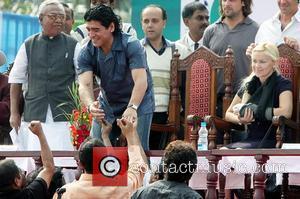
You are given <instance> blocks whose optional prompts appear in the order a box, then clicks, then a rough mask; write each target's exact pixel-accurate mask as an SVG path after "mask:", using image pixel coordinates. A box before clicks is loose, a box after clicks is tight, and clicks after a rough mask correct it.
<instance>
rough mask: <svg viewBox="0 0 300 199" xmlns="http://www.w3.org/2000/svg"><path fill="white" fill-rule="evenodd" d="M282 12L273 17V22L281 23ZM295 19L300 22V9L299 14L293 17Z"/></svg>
mask: <svg viewBox="0 0 300 199" xmlns="http://www.w3.org/2000/svg"><path fill="white" fill-rule="evenodd" d="M279 17H280V11H278V12H277V13H276V14H275V15H274V16H273V17H272V21H273V22H280V19H279ZM294 18H295V20H297V21H298V22H300V9H299V8H298V10H297V12H296V13H295V15H294V16H292V20H293V19H294Z"/></svg>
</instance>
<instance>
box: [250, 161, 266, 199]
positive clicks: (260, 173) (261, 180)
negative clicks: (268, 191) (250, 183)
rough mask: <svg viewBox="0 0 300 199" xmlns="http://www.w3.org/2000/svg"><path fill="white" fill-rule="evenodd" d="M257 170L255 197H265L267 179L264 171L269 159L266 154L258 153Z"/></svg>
mask: <svg viewBox="0 0 300 199" xmlns="http://www.w3.org/2000/svg"><path fill="white" fill-rule="evenodd" d="M255 159H256V164H257V167H258V168H257V169H258V170H257V172H256V173H255V174H254V195H253V198H254V199H264V198H265V181H266V174H265V173H264V169H265V168H263V165H264V164H265V163H266V162H267V160H268V159H269V156H266V155H256V156H255Z"/></svg>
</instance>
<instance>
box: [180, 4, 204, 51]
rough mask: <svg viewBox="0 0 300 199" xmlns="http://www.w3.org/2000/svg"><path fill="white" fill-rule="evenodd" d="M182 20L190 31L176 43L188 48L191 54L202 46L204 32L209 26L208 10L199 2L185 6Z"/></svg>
mask: <svg viewBox="0 0 300 199" xmlns="http://www.w3.org/2000/svg"><path fill="white" fill-rule="evenodd" d="M182 18H183V22H184V24H185V25H186V26H187V27H188V29H189V31H188V32H187V33H186V34H185V35H184V37H183V38H181V39H180V40H178V41H177V42H176V43H180V44H182V45H184V46H186V47H187V49H188V52H189V54H190V53H192V52H194V51H195V50H196V49H198V48H199V46H201V45H202V36H203V33H204V30H205V29H206V27H207V26H208V25H209V22H208V19H209V16H208V10H207V8H206V7H205V6H204V5H203V4H202V3H200V2H198V1H195V2H191V3H188V4H186V5H185V6H184V8H183V11H182Z"/></svg>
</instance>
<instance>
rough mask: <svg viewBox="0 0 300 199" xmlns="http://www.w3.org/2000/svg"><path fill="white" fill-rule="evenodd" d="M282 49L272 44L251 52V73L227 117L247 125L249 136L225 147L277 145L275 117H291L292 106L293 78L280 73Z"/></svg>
mask: <svg viewBox="0 0 300 199" xmlns="http://www.w3.org/2000/svg"><path fill="white" fill-rule="evenodd" d="M278 59H279V52H278V49H277V47H276V46H275V45H274V44H271V43H261V44H259V45H257V46H256V47H255V48H254V49H253V51H252V62H251V65H252V71H253V72H252V73H251V75H249V76H248V77H247V78H246V79H245V80H244V82H243V84H242V86H241V88H240V90H239V91H238V93H237V94H236V95H235V97H234V99H233V101H232V103H231V105H230V106H229V108H228V110H227V111H226V115H225V120H227V121H229V122H233V123H237V124H241V125H245V126H246V130H247V138H246V139H244V140H243V141H241V142H236V143H232V144H229V145H227V146H226V148H274V147H275V144H276V136H275V132H276V131H275V128H274V127H272V117H273V116H279V115H283V116H285V117H287V118H290V117H291V115H292V109H293V96H292V84H291V81H290V80H288V79H285V78H284V77H282V76H281V75H280V71H279V67H278Z"/></svg>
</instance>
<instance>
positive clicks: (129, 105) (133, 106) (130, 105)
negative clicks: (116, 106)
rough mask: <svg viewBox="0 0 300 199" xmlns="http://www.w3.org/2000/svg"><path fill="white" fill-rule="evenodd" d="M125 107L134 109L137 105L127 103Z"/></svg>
mask: <svg viewBox="0 0 300 199" xmlns="http://www.w3.org/2000/svg"><path fill="white" fill-rule="evenodd" d="M127 108H132V109H134V110H136V111H137V110H138V106H137V105H135V104H128V106H127Z"/></svg>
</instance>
